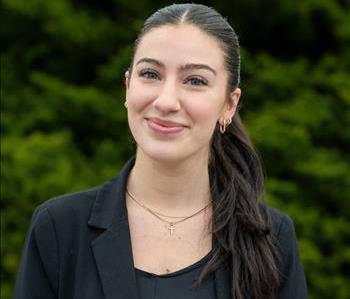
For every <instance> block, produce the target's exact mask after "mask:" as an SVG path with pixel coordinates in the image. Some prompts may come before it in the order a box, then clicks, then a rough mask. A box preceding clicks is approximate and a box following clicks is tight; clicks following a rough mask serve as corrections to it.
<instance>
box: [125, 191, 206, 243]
mask: <svg viewBox="0 0 350 299" xmlns="http://www.w3.org/2000/svg"><path fill="white" fill-rule="evenodd" d="M126 193H127V194H128V195H129V196H130V198H131V199H132V200H133V201H134V202H135V203H136V204H138V205H139V206H140V207H141V208H143V209H145V210H146V211H148V212H149V213H150V214H152V215H153V216H154V217H156V218H158V219H159V220H160V221H162V222H163V223H166V224H167V229H168V230H169V233H170V236H172V235H173V231H174V229H175V225H176V224H179V223H181V222H184V221H186V220H187V219H190V218H192V217H194V216H197V215H198V214H200V213H201V212H203V211H204V210H205V209H206V208H208V207H209V205H210V202H209V203H208V204H207V205H206V206H205V207H204V208H202V209H200V210H198V211H197V212H195V213H194V214H192V215H190V216H184V217H179V216H177V217H175V216H166V215H163V214H161V213H159V212H156V211H154V210H151V209H150V208H148V207H146V206H145V205H143V204H142V203H140V202H139V201H138V200H137V199H136V198H135V196H134V195H132V194H131V193H130V192H129V190H128V189H126ZM160 215H161V216H163V217H169V218H183V219H181V220H177V221H168V220H165V219H164V218H162V217H161V216H160Z"/></svg>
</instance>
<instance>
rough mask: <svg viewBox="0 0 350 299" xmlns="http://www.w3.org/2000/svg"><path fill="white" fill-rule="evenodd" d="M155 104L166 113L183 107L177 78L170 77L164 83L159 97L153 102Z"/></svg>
mask: <svg viewBox="0 0 350 299" xmlns="http://www.w3.org/2000/svg"><path fill="white" fill-rule="evenodd" d="M153 106H154V107H155V108H156V109H157V110H159V111H160V112H162V113H164V114H166V113H169V112H174V111H179V110H180V109H181V106H180V99H179V93H178V90H177V87H176V82H175V80H170V79H168V80H167V81H166V82H165V83H164V85H163V86H162V88H161V90H160V93H159V94H158V97H157V98H156V99H155V100H154V102H153Z"/></svg>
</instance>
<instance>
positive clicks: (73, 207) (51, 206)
mask: <svg viewBox="0 0 350 299" xmlns="http://www.w3.org/2000/svg"><path fill="white" fill-rule="evenodd" d="M100 190H101V186H97V187H94V188H91V189H87V190H82V191H79V192H74V193H68V194H63V195H59V196H56V197H53V198H51V199H48V200H47V201H45V202H43V203H42V204H41V205H39V206H38V207H37V208H36V209H35V211H34V214H33V220H34V221H35V220H36V221H38V220H39V219H41V218H42V216H43V215H45V214H46V215H48V216H49V217H54V218H58V219H62V220H66V221H67V220H69V219H70V218H75V219H77V217H78V218H80V217H81V216H83V215H85V216H86V217H87V216H88V214H89V213H90V211H91V207H92V205H93V203H94V201H95V198H96V196H97V194H98V192H99V191H100Z"/></svg>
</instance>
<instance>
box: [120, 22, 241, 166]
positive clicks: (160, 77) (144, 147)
mask: <svg viewBox="0 0 350 299" xmlns="http://www.w3.org/2000/svg"><path fill="white" fill-rule="evenodd" d="M227 82H228V72H227V71H226V69H225V64H224V54H223V51H222V50H221V48H220V45H219V43H218V42H217V41H216V40H215V39H214V38H213V37H211V36H209V35H208V34H206V33H204V32H203V31H201V30H200V29H198V28H197V27H195V26H193V25H188V24H182V25H176V26H174V25H163V26H161V27H158V28H155V29H152V30H151V31H149V32H148V33H146V34H145V35H144V36H143V37H142V39H141V41H140V43H139V46H138V48H137V50H136V53H135V57H134V62H133V68H132V73H131V74H128V73H126V101H127V107H128V122H129V126H130V130H131V132H132V134H133V136H134V138H135V140H136V142H137V145H138V151H140V150H141V151H143V153H144V154H145V155H147V156H149V157H150V158H152V159H156V160H162V161H171V162H175V161H181V160H184V159H187V158H190V157H195V158H196V159H197V158H198V159H203V158H204V159H206V160H207V159H208V156H209V148H210V141H211V137H212V134H213V131H214V129H215V126H216V123H217V122H218V121H219V122H220V123H223V121H224V120H225V119H228V118H232V116H233V114H234V112H235V107H236V104H237V102H238V99H239V96H240V90H239V89H236V90H235V91H234V92H232V93H231V94H228V93H227ZM199 161H203V160H199Z"/></svg>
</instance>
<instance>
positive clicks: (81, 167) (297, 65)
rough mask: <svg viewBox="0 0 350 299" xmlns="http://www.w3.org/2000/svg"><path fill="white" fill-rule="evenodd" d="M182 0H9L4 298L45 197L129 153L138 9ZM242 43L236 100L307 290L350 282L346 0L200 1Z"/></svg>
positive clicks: (336, 292)
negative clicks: (129, 93) (293, 238)
mask: <svg viewBox="0 0 350 299" xmlns="http://www.w3.org/2000/svg"><path fill="white" fill-rule="evenodd" d="M172 2H173V1H152V2H150V1H145V0H143V1H137V2H133V3H131V2H130V1H125V0H108V1H107V0H106V1H86V0H84V1H83V0H71V1H69V0H55V1H46V0H3V1H2V11H1V14H2V18H1V37H2V51H1V134H2V137H3V139H2V143H1V174H2V175H1V186H2V188H1V201H2V210H1V236H2V241H1V269H2V271H1V281H2V288H1V298H3V299H9V298H11V296H12V290H13V285H14V279H15V274H16V271H17V267H18V263H19V258H20V254H21V249H22V246H23V242H24V237H25V232H26V230H27V228H28V224H29V221H30V216H31V214H32V212H33V209H34V207H35V206H36V205H38V204H39V203H41V202H43V201H44V200H46V199H48V198H50V197H52V196H55V195H58V194H62V193H67V192H70V191H77V190H81V189H83V188H86V187H91V186H93V185H96V184H99V183H101V182H103V181H104V180H105V179H107V178H109V177H111V176H113V175H114V174H116V173H117V172H118V170H119V169H120V167H121V166H122V165H123V163H124V162H125V161H126V160H127V159H128V157H130V155H132V153H133V150H134V149H133V148H134V146H133V144H132V141H131V138H130V135H129V133H128V127H127V122H126V114H125V110H124V109H123V102H124V87H123V78H124V72H125V70H126V69H127V67H128V64H129V61H130V50H131V47H132V42H133V40H134V39H135V37H136V34H137V31H138V29H139V28H140V26H141V24H142V22H143V20H144V19H145V18H146V17H147V16H148V15H150V14H151V13H152V12H153V11H154V10H155V9H157V8H159V7H162V6H164V5H166V4H171V3H172ZM202 3H204V4H207V5H209V6H213V7H215V8H216V9H217V10H218V11H220V12H221V13H222V14H223V15H224V16H227V17H228V20H229V21H230V22H231V24H232V25H233V26H234V28H235V29H236V31H237V33H238V34H239V36H240V40H241V44H242V86H241V87H242V90H243V98H242V102H243V107H242V110H241V113H242V115H243V120H244V122H245V124H246V126H247V128H248V131H249V133H250V135H251V137H252V139H253V141H254V143H255V144H256V146H257V148H258V149H259V151H260V154H261V156H262V158H263V161H264V164H265V168H266V170H267V178H268V179H267V200H268V202H269V203H270V204H271V205H273V206H275V207H277V208H279V209H280V210H282V211H284V212H286V213H287V214H289V215H290V216H291V217H292V218H293V219H294V221H295V225H296V230H297V234H298V241H299V247H300V250H301V254H302V259H303V263H304V267H305V271H306V275H307V280H308V285H309V292H310V298H311V299H319V298H334V299H346V298H349V295H350V285H349V281H348V280H349V276H350V275H349V274H350V273H349V272H350V245H349V243H350V223H349V218H350V204H349V200H350V155H349V149H350V129H349V128H350V87H349V85H350V84H349V78H350V72H349V71H350V52H349V45H350V23H349V22H350V21H349V20H350V14H349V12H350V3H349V1H348V0H317V1H314V0H284V1H279V0H266V1H259V0H237V1H203V2H202Z"/></svg>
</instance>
